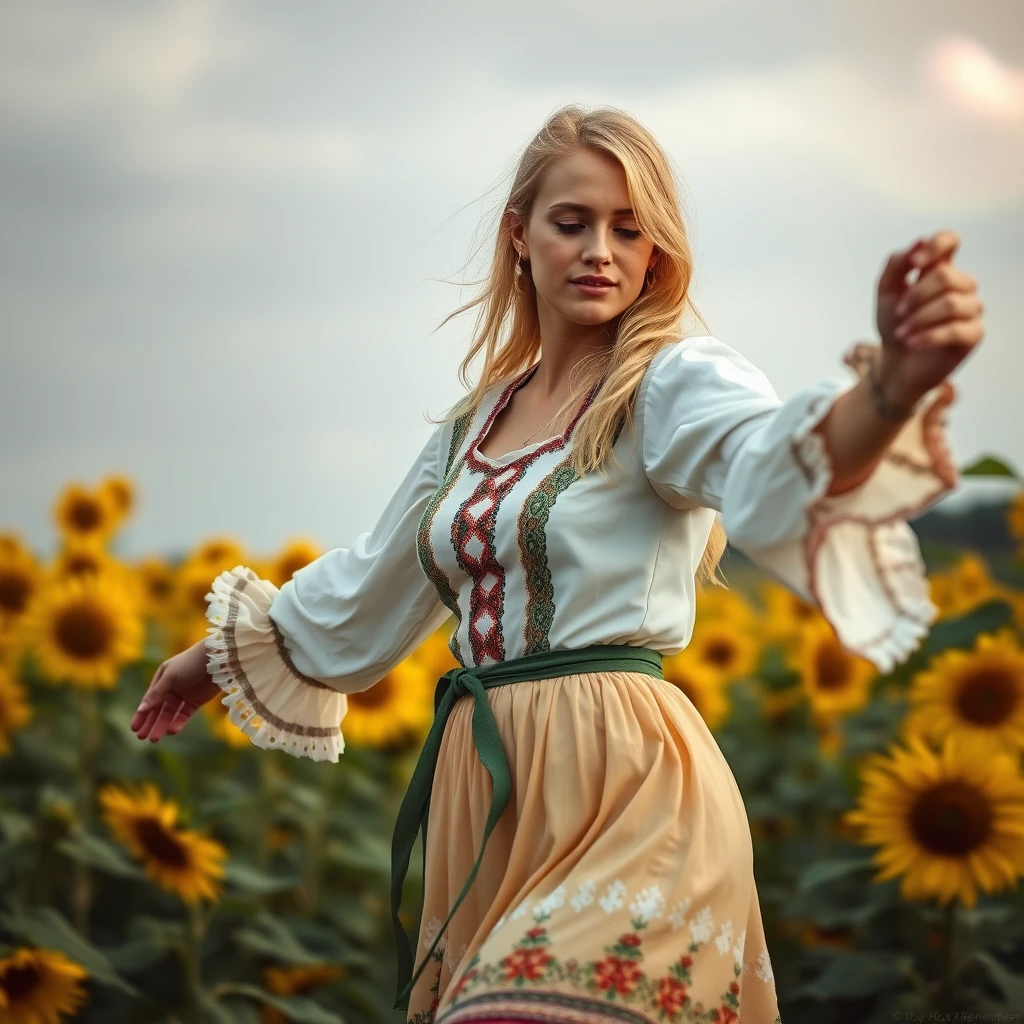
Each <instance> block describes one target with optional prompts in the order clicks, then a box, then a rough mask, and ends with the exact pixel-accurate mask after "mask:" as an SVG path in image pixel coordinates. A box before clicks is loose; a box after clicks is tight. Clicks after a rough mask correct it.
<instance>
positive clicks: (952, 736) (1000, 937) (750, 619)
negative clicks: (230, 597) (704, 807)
mask: <svg viewBox="0 0 1024 1024" xmlns="http://www.w3.org/2000/svg"><path fill="white" fill-rule="evenodd" d="M136 500H137V498H136V493H135V487H134V484H133V482H132V481H131V480H130V479H128V478H127V477H124V476H120V475H116V476H110V477H108V478H107V479H106V480H104V481H102V482H101V483H99V484H98V485H96V486H86V485H83V484H77V483H76V484H71V485H69V486H67V487H66V488H65V489H64V491H63V492H62V493H61V494H60V495H59V496H58V497H57V500H56V502H55V505H54V518H55V525H56V536H57V545H56V554H55V555H54V556H53V557H52V558H48V559H45V560H44V559H41V558H40V557H39V556H38V555H37V554H36V553H34V552H33V551H31V550H30V549H29V547H28V546H27V545H26V543H25V542H24V541H23V540H22V539H21V538H20V537H19V536H18V534H17V533H16V532H13V531H11V532H0V1024H56V1022H59V1021H64V1020H81V1021H89V1022H107V1021H111V1022H113V1021H117V1022H139V1024H144V1022H157V1021H160V1022H166V1021H169V1022H179V1024H198V1022H205V1021H211V1022H215V1024H216V1022H224V1024H228V1022H237V1024H250V1022H252V1024H256V1022H284V1021H297V1022H309V1024H331V1022H334V1024H339V1022H347V1024H375V1022H389V1024H398V1022H399V1021H403V1020H404V1015H403V1014H402V1013H401V1012H400V1011H396V1010H393V1009H392V1004H393V1001H394V999H393V997H394V948H393V940H394V937H393V934H392V929H391V922H390V911H389V905H390V903H389V901H390V897H389V875H390V843H391V830H392V827H393V824H394V820H395V815H396V813H397V809H398V806H399V804H400V802H401V798H402V796H403V794H404V792H405V788H406V785H407V783H408V781H409V778H410V775H411V772H412V768H413V765H414V764H415V761H416V758H417V756H418V753H419V749H420V746H421V744H422V742H423V739H424V737H425V735H426V732H427V729H428V728H429V725H430V722H431V718H432V714H433V691H434V685H435V683H436V681H437V679H438V677H439V676H440V675H442V674H443V673H444V672H446V671H447V670H448V669H449V668H452V667H454V666H455V661H454V660H453V658H452V656H451V654H450V652H449V650H448V645H447V636H448V633H449V631H450V628H451V624H450V623H449V624H448V625H446V626H445V627H443V628H442V629H441V630H440V631H439V632H438V633H437V634H435V635H434V636H431V637H430V638H429V639H428V640H427V641H426V642H425V643H424V644H423V645H422V646H421V647H420V649H419V650H417V651H416V652H414V654H413V655H411V656H410V657H409V658H407V659H406V660H405V661H404V662H402V663H401V664H399V665H398V666H396V667H395V668H394V669H393V670H392V672H390V673H389V674H388V675H387V676H386V677H385V678H384V679H383V680H381V681H380V682H379V683H378V684H376V685H375V686H373V687H371V688H370V689H369V690H367V691H365V692H363V693H360V694H354V695H352V696H350V698H349V710H348V713H347V715H346V718H345V722H344V733H345V740H346V749H345V752H344V753H343V755H342V757H341V760H340V761H339V763H337V764H332V763H330V762H313V761H309V760H305V759H298V758H293V757H289V756H288V755H286V754H283V753H279V752H268V751H262V750H258V749H257V748H255V747H253V746H252V745H251V744H250V743H249V741H248V739H247V738H246V737H245V736H243V735H242V734H241V733H240V732H239V731H238V730H237V729H236V728H235V727H234V726H233V725H232V724H231V723H230V721H229V720H228V719H227V717H226V714H225V709H224V708H223V706H222V705H220V704H219V702H212V703H211V704H209V705H207V706H206V707H205V708H204V711H203V713H202V714H199V715H197V716H196V718H195V719H194V720H193V721H192V722H190V723H189V725H188V726H187V727H186V729H185V730H184V731H183V732H182V733H181V734H180V735H179V736H176V737H174V738H173V739H170V740H164V741H163V742H161V743H158V744H151V743H147V742H141V741H139V740H138V739H137V737H136V736H135V735H134V734H133V733H132V731H131V729H130V726H129V723H130V721H131V718H132V715H133V712H134V710H135V708H136V706H137V705H138V702H139V700H140V699H141V697H142V694H143V693H144V692H145V690H146V687H147V685H148V683H149V680H150V679H151V677H152V675H153V673H154V672H155V670H156V668H157V666H159V664H160V663H161V662H162V661H164V660H165V659H166V658H168V657H170V656H171V655H173V654H174V653H176V652H178V651H180V650H183V649H185V648H186V647H188V646H190V645H192V644H193V643H195V642H196V641H197V640H198V639H200V638H202V637H204V636H205V635H206V630H207V623H206V619H205V612H206V607H207V605H206V595H207V594H208V593H209V591H210V588H211V583H212V580H213V578H214V577H215V576H216V575H217V574H219V573H220V572H221V571H222V570H224V569H229V568H232V567H233V566H235V565H238V564H245V565H248V566H250V567H251V568H253V569H254V571H256V572H257V573H258V574H259V575H260V576H261V577H263V578H265V579H268V580H271V581H273V582H274V583H275V584H276V585H278V586H281V585H282V584H283V583H284V582H285V581H287V580H288V579H289V578H290V577H291V575H292V573H293V572H295V571H296V570H297V569H299V568H301V567H302V566H304V565H306V564H308V563H309V562H310V561H312V560H313V559H315V558H316V557H317V556H318V555H319V554H320V553H321V552H320V551H319V550H318V548H317V546H316V545H315V544H313V543H311V542H309V541H307V540H302V539H299V540H295V541H293V542H291V543H288V544H287V545H285V546H284V547H283V548H282V550H281V551H279V552H278V553H277V554H275V555H273V556H270V557H264V556H260V555H259V554H254V553H253V552H250V551H248V550H246V549H245V547H244V545H243V544H242V543H241V542H239V541H238V540H236V539H234V538H230V537H211V538H209V539H208V540H206V541H205V542H204V543H202V544H201V545H199V546H198V547H197V548H196V549H195V550H194V551H191V552H189V553H188V554H187V555H186V556H185V557H183V558H180V559H175V560H173V561H172V560H166V559H164V558H162V557H157V556H153V557H147V558H142V559H138V560H132V561H130V560H127V559H125V558H122V557H120V556H119V555H118V553H117V551H118V537H119V531H120V529H121V528H122V526H123V524H124V523H125V521H126V520H127V519H128V518H129V517H130V516H131V515H132V512H133V508H134V506H135V504H136ZM1007 514H1008V522H1007V526H1008V529H1009V533H1010V535H1011V536H1012V537H1013V538H1015V541H1016V543H1017V545H1018V548H1017V550H1015V551H1009V552H1007V554H1006V555H1005V557H1002V556H1000V557H999V558H993V557H991V556H989V557H987V558H986V557H985V556H983V555H982V554H981V553H979V551H976V550H973V549H970V548H966V547H964V548H956V547H950V546H945V545H943V546H939V545H934V544H932V545H925V544H922V551H923V554H924V556H925V559H926V564H927V566H928V572H929V578H930V581H931V590H932V597H933V600H934V602H935V603H936V605H937V606H938V607H939V609H940V618H939V619H938V620H937V621H936V622H935V624H934V625H933V627H932V629H931V632H930V634H929V636H928V638H927V639H926V640H925V642H924V643H923V644H922V646H921V647H920V648H919V650H918V651H916V652H915V653H914V655H912V657H911V658H910V659H909V660H908V661H907V662H906V663H905V664H903V665H900V666H898V667H897V668H896V669H894V670H893V671H892V672H891V673H888V674H885V675H882V674H880V673H879V672H878V670H877V669H876V668H875V667H874V666H873V665H872V664H871V663H870V662H867V661H864V660H862V659H860V658H858V657H856V656H854V655H851V654H850V653H848V652H847V651H845V650H844V649H843V648H842V647H841V646H840V645H839V644H838V642H837V640H836V637H835V634H834V632H833V631H832V629H831V627H830V626H829V625H828V623H827V622H825V620H824V619H823V618H822V616H821V614H820V613H819V612H818V611H817V610H816V609H814V608H812V607H809V606H807V605H805V604H804V603H803V602H802V601H800V600H799V599H798V598H797V597H796V596H795V595H793V594H792V593H790V592H789V591H788V590H786V589H785V588H783V587H781V586H779V585H778V584H776V583H773V582H771V581H766V580H765V579H764V577H761V576H758V575H756V574H749V575H748V576H744V579H743V580H742V581H741V582H740V583H737V582H735V581H733V580H730V586H729V588H728V589H726V588H721V587H713V588H708V589H706V590H705V591H704V592H703V593H702V594H701V596H700V601H699V607H698V615H697V624H696V627H695V631H694V636H693V641H692V643H691V644H690V646H689V647H688V648H687V649H686V650H685V651H684V652H682V653H681V654H679V655H676V656H673V657H670V658H666V659H665V665H664V668H665V676H666V678H667V679H668V680H669V681H671V682H672V683H673V684H675V685H676V686H678V687H679V688H680V689H681V690H682V691H683V692H684V693H685V694H686V696H687V697H688V698H689V699H690V701H691V702H692V703H693V705H694V706H695V707H696V709H697V710H698V711H699V712H700V714H701V715H702V716H703V718H704V720H705V722H706V723H707V725H708V727H709V729H710V730H711V731H712V733H713V734H714V736H715V738H716V740H717V742H718V744H719V746H720V747H721V749H722V751H723V752H724V754H725V756H726V758H727V759H728V761H729V763H730V765H731V767H732V769H733V772H734V774H735V776H736V779H737V782H738V783H739V786H740V789H741V791H742V792H743V795H744V799H745V802H746V807H747V811H748V815H749V819H750V824H751V831H752V834H753V837H754V856H755V874H756V879H757V884H758V893H759V898H760V905H761V910H762V913H763V915H764V921H765V927H766V930H767V937H768V946H769V949H770V950H771V960H772V966H771V969H772V970H773V972H774V975H775V981H776V987H777V990H778V993H779V1001H780V1009H781V1013H782V1019H783V1021H785V1022H786V1024H810V1022H812V1021H813V1022H815V1024H818V1022H820V1021H821V1020H822V1019H827V1020H829V1021H830V1022H836V1024H845V1022H851V1024H853V1022H862V1021H864V1022H867V1021H891V1020H897V1019H903V1020H910V1019H914V1018H913V1017H911V1016H910V1015H911V1014H914V1015H916V1014H922V1015H923V1014H925V1013H928V1012H938V1013H953V1012H957V1011H972V1012H992V1013H999V1012H1002V1013H1004V1014H1009V1013H1018V1014H1019V1013H1021V1012H1024V889H1022V887H1021V885H1020V884H1019V882H1020V877H1021V876H1022V875H1024V773H1022V753H1024V489H1022V491H1021V492H1020V494H1019V495H1018V496H1017V498H1016V499H1015V500H1014V501H1013V503H1012V504H1011V506H1010V507H1009V510H1008V513H1007ZM417 861H420V862H421V857H420V856H419V855H418V854H417V855H415V856H414V857H413V861H412V871H411V872H410V877H409V878H408V880H407V888H406V892H405V896H404V899H403V908H413V909H410V910H403V918H404V923H405V925H406V926H407V928H408V929H409V930H410V932H411V933H413V932H414V930H415V928H416V926H417V924H418V921H417V919H416V917H415V913H414V910H415V908H417V907H418V906H419V902H420V899H421V888H422V877H421V876H420V875H419V874H417V871H416V869H417V866H418V865H417ZM419 866H421V863H420V865H419ZM917 1019H922V1020H923V1019H926V1018H924V1017H923V1016H921V1017H920V1018H917ZM950 1019H951V1018H950ZM990 1019H993V1020H994V1019H996V1018H995V1017H992V1018H990ZM1004 1019H1008V1018H1004ZM665 1020H666V1021H669V1018H668V1017H666V1018H665ZM715 1024H731V1022H725V1021H716V1022H715Z"/></svg>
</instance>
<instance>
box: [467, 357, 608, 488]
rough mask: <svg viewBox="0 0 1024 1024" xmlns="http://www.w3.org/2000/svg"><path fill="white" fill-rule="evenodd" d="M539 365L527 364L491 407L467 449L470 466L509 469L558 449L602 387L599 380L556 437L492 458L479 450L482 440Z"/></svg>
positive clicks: (485, 468) (493, 469)
mask: <svg viewBox="0 0 1024 1024" xmlns="http://www.w3.org/2000/svg"><path fill="white" fill-rule="evenodd" d="M538 366H540V363H535V364H534V365H533V366H530V367H528V368H527V369H526V370H524V371H523V372H522V373H521V374H519V376H518V377H514V378H513V379H512V380H511V381H510V382H509V383H508V384H507V385H506V387H505V389H504V390H503V391H502V392H501V393H500V394H499V395H498V399H497V401H496V402H495V403H494V405H492V406H491V411H490V412H489V413H488V414H487V416H486V418H485V419H484V422H483V425H482V426H481V427H480V429H479V430H478V431H477V434H476V437H475V438H474V439H473V443H472V444H471V445H470V446H469V450H468V452H467V453H466V459H467V462H468V464H469V466H470V468H472V469H475V470H477V471H478V472H490V471H495V470H499V469H508V468H509V467H510V466H518V465H519V463H521V462H524V461H526V460H527V459H529V460H531V461H532V460H533V459H534V458H536V457H539V456H540V455H543V454H544V453H545V452H548V451H556V450H557V449H559V448H563V447H564V446H565V445H566V443H567V442H568V440H569V437H570V435H571V434H572V431H573V428H574V427H575V426H576V423H577V421H578V420H579V418H580V417H581V416H582V415H583V413H584V412H586V410H587V407H588V406H589V405H590V403H591V402H592V401H593V400H594V395H596V394H597V389H598V388H599V387H600V381H599V382H598V383H597V384H595V385H594V386H593V387H592V388H591V389H590V392H589V393H588V394H587V396H586V398H585V399H584V400H583V403H582V404H581V405H580V408H579V409H578V410H577V412H576V414H575V415H574V416H573V417H572V419H571V420H569V423H568V424H567V425H566V428H565V430H563V431H562V433H561V434H556V435H555V436H554V437H549V438H546V439H544V440H542V441H534V442H533V444H528V445H524V446H523V447H522V448H513V449H512V450H511V451H508V452H505V454H504V455H501V456H499V457H498V458H496V459H492V458H490V457H488V456H487V455H484V454H483V452H481V451H480V447H479V446H480V445H481V444H483V442H484V438H485V437H487V435H488V432H489V431H490V429H491V425H492V424H493V423H494V421H495V419H496V418H497V416H498V413H500V412H501V410H502V409H504V408H505V406H506V405H508V403H509V402H510V401H511V399H512V396H513V395H514V394H515V393H516V392H517V391H518V390H519V389H520V388H521V387H523V386H524V385H525V384H526V383H527V382H528V381H529V380H530V378H531V377H532V376H533V375H534V374H535V373H536V372H537V367H538Z"/></svg>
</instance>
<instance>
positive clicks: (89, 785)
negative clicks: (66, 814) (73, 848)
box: [71, 690, 100, 938]
mask: <svg viewBox="0 0 1024 1024" xmlns="http://www.w3.org/2000/svg"><path fill="white" fill-rule="evenodd" d="M78 709H79V712H80V717H81V729H80V730H79V733H78V740H79V746H78V782H79V785H78V808H77V811H78V827H79V829H80V830H81V831H82V832H85V833H88V832H89V831H90V828H91V825H92V821H93V804H94V803H95V795H96V794H95V791H96V757H97V755H98V753H99V746H100V709H99V703H98V700H97V695H96V691H95V690H79V691H78ZM71 877H72V882H71V908H72V917H73V920H74V922H75V927H76V928H77V929H78V931H79V932H80V933H81V934H82V935H83V936H85V937H86V938H88V936H89V911H90V910H91V908H92V896H93V885H92V873H91V872H90V870H89V866H88V865H87V864H85V863H84V862H83V861H81V860H75V861H74V862H73V864H72V876H71Z"/></svg>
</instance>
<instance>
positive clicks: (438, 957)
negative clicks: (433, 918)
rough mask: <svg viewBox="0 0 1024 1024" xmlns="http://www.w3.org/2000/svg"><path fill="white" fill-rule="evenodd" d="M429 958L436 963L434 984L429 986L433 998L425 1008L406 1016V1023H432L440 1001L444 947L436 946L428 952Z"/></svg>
mask: <svg viewBox="0 0 1024 1024" xmlns="http://www.w3.org/2000/svg"><path fill="white" fill-rule="evenodd" d="M430 959H431V960H432V961H433V962H434V963H435V964H437V977H436V978H435V979H434V984H433V985H432V986H431V988H430V991H431V992H432V993H433V995H434V998H433V999H432V1000H431V1001H430V1006H428V1007H427V1009H425V1010H420V1011H419V1012H418V1013H414V1014H413V1015H412V1016H411V1017H409V1018H408V1020H407V1021H406V1024H434V1017H435V1015H436V1014H437V1006H438V1003H439V1002H440V1001H441V997H440V991H441V963H442V961H443V960H444V947H443V946H438V947H437V948H436V949H435V950H434V952H433V953H431V954H430Z"/></svg>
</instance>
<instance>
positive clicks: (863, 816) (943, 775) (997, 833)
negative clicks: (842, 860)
mask: <svg viewBox="0 0 1024 1024" xmlns="http://www.w3.org/2000/svg"><path fill="white" fill-rule="evenodd" d="M861 778H862V780H863V783H864V789H863V791H862V793H861V795H860V798H859V804H858V807H857V808H856V809H855V810H852V811H847V812H846V814H845V815H844V817H845V819H846V820H847V821H848V823H850V824H852V825H854V826H859V827H860V828H862V829H863V836H862V837H861V838H860V840H859V841H860V842H862V843H867V844H872V845H878V846H880V849H879V850H878V851H877V852H876V854H875V856H874V858H873V859H874V862H875V864H876V865H877V866H878V867H879V868H880V869H881V870H880V872H879V874H878V875H877V876H876V879H875V880H876V881H878V882H884V881H887V880H888V879H891V878H895V877H897V876H902V881H901V883H900V886H901V893H902V895H903V897H904V899H926V898H928V897H935V898H936V899H938V900H939V902H940V903H943V904H946V903H949V901H950V900H952V899H954V898H956V897H957V896H959V898H960V900H961V901H962V902H963V903H964V904H965V905H966V906H968V907H973V906H974V905H975V904H976V902H977V899H978V890H979V889H981V890H983V891H985V892H988V893H994V892H999V891H1002V890H1003V889H1005V888H1007V887H1012V886H1015V885H1016V881H1017V876H1018V875H1020V874H1022V873H1024V777H1022V776H1021V774H1020V769H1019V767H1018V766H1017V764H1015V762H1014V760H1013V759H1012V758H1011V757H1010V756H1009V755H1007V754H994V755H991V756H989V757H987V758H979V757H977V756H975V755H973V754H970V753H968V752H966V751H965V750H964V749H963V747H962V746H961V745H960V743H959V742H958V739H957V737H956V736H947V737H946V740H945V742H944V743H943V746H942V750H941V752H935V751H932V750H931V749H929V747H928V746H927V745H926V744H925V742H924V741H923V740H922V739H921V738H920V737H918V736H908V737H907V739H906V746H905V747H893V748H892V749H891V751H890V755H888V756H883V755H881V754H872V755H869V756H868V757H866V758H865V759H864V763H863V766H862V768H861Z"/></svg>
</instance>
